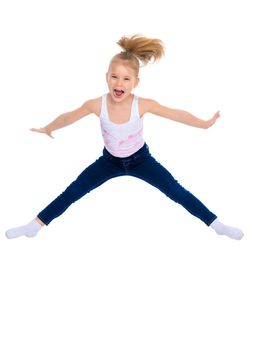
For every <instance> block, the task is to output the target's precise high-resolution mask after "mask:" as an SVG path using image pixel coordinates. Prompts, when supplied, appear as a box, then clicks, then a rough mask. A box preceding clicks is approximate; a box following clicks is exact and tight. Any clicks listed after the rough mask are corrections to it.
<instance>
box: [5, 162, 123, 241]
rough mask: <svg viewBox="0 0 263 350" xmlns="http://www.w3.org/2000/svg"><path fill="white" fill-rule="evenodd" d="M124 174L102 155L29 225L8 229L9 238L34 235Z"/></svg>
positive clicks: (7, 235)
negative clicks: (114, 178)
mask: <svg viewBox="0 0 263 350" xmlns="http://www.w3.org/2000/svg"><path fill="white" fill-rule="evenodd" d="M121 175H124V172H123V171H122V170H121V169H120V168H119V167H116V166H115V165H114V164H112V163H111V162H110V161H109V160H107V159H106V158H105V157H103V156H102V157H100V158H99V159H98V160H96V161H95V162H94V163H93V164H91V165H90V166H89V167H87V168H86V169H85V170H84V171H83V172H82V173H81V174H80V175H79V176H78V177H77V179H76V180H75V181H74V182H72V184H71V185H69V186H68V187H67V188H66V190H65V191H64V192H63V193H62V194H61V195H60V196H58V197H57V198H56V199H55V200H54V201H53V202H51V203H50V204H49V205H48V206H47V207H46V208H45V209H44V210H42V211H41V212H40V213H39V214H38V216H37V217H36V218H35V219H34V220H33V221H31V222H30V223H28V224H27V225H24V226H20V227H16V228H13V229H11V230H8V231H7V232H6V237H7V238H17V237H20V236H27V237H34V236H36V234H37V233H38V231H39V230H40V229H41V228H42V227H43V225H48V224H49V223H50V222H51V221H52V220H53V219H55V218H56V217H58V216H59V215H61V214H62V213H64V211H65V210H66V209H67V208H68V207H69V206H70V205H71V204H72V203H74V202H76V201H77V200H78V199H80V198H81V197H83V196H84V195H85V194H86V193H88V192H90V191H91V190H93V189H95V188H96V187H98V186H100V185H101V184H102V183H104V182H105V181H107V180H109V179H111V178H113V177H116V176H121Z"/></svg>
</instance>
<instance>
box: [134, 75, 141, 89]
mask: <svg viewBox="0 0 263 350" xmlns="http://www.w3.org/2000/svg"><path fill="white" fill-rule="evenodd" d="M139 82H140V78H139V77H137V78H136V81H135V84H134V88H136V87H137V86H138V84H139Z"/></svg>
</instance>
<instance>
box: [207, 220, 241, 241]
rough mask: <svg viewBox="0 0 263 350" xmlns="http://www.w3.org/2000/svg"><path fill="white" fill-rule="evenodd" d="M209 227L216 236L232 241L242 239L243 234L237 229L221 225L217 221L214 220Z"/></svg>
mask: <svg viewBox="0 0 263 350" xmlns="http://www.w3.org/2000/svg"><path fill="white" fill-rule="evenodd" d="M210 227H211V228H212V229H214V230H215V231H216V233H217V234H219V235H225V236H227V237H230V238H232V239H237V240H240V239H242V238H243V237H244V233H243V232H242V231H241V230H240V229H239V228H236V227H231V226H228V225H225V224H222V223H221V222H220V221H219V220H218V219H216V220H214V221H213V222H212V224H211V225H210Z"/></svg>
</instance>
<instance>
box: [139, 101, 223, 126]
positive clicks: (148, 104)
mask: <svg viewBox="0 0 263 350" xmlns="http://www.w3.org/2000/svg"><path fill="white" fill-rule="evenodd" d="M143 105H144V108H143V109H144V112H149V113H152V114H155V115H159V116H161V117H164V118H168V119H171V120H174V121H176V122H179V123H183V124H187V125H190V126H194V127H196V128H202V129H208V128H210V126H212V125H213V124H214V123H215V122H216V120H217V119H218V118H219V117H220V114H219V112H216V114H215V115H214V116H213V117H212V118H210V119H208V120H203V119H199V118H197V117H195V116H194V115H192V114H190V113H188V112H186V111H183V110H180V109H172V108H169V107H165V106H162V105H160V104H159V103H158V102H156V101H154V100H150V99H143Z"/></svg>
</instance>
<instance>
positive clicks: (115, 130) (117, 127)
mask: <svg viewBox="0 0 263 350" xmlns="http://www.w3.org/2000/svg"><path fill="white" fill-rule="evenodd" d="M100 125H101V132H102V136H103V139H104V145H105V148H106V149H107V151H108V152H110V153H111V154H112V155H113V156H115V157H119V158H124V157H129V156H130V155H132V154H133V153H135V152H137V151H138V150H139V149H140V148H141V147H142V146H143V145H144V140H143V117H140V115H139V110H138V96H134V98H133V102H132V107H131V114H130V119H129V121H128V122H127V123H123V124H116V123H114V122H112V121H111V120H110V119H109V114H108V110H107V94H105V95H103V96H102V103H101V112H100Z"/></svg>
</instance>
